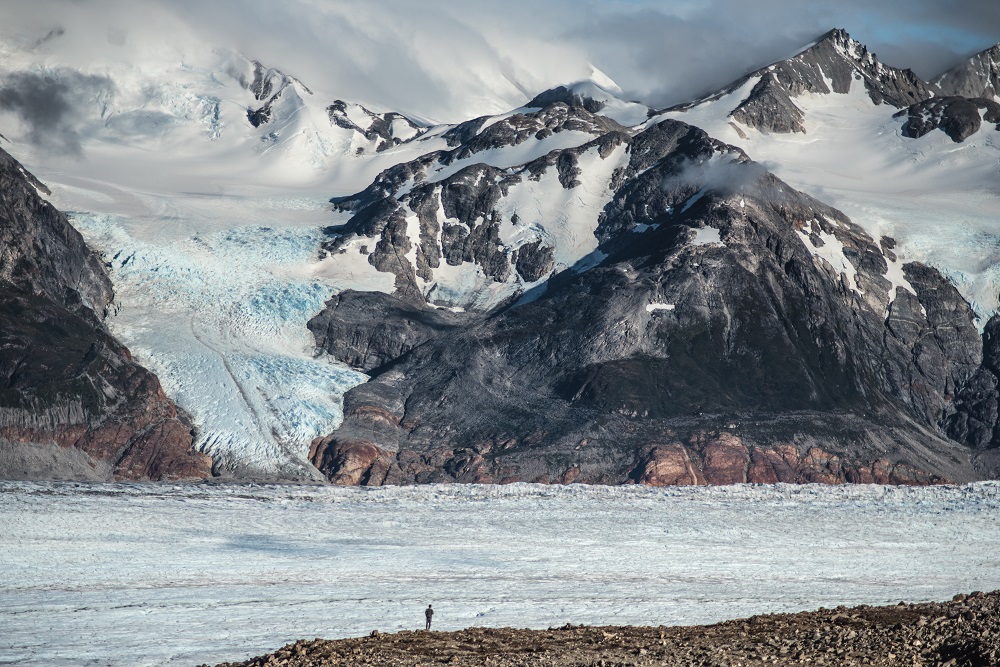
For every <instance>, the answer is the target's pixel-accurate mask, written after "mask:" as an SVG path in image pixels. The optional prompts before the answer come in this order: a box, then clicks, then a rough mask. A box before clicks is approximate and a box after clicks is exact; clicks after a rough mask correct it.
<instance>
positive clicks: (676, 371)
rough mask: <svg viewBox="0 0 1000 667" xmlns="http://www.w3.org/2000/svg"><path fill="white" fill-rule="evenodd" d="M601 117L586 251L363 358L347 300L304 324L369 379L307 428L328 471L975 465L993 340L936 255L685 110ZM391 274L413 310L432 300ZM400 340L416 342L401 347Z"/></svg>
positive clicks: (885, 473)
mask: <svg viewBox="0 0 1000 667" xmlns="http://www.w3.org/2000/svg"><path fill="white" fill-rule="evenodd" d="M602 141H605V142H618V143H619V144H620V145H624V146H626V147H627V151H626V152H627V160H626V164H623V165H622V166H621V167H619V168H618V169H616V171H615V173H614V176H613V178H612V181H613V183H612V189H613V195H612V196H611V198H610V201H609V202H608V203H607V205H606V206H605V207H604V210H603V212H602V214H601V217H600V222H599V225H598V226H597V228H596V230H595V232H594V233H595V235H596V236H597V238H598V239H599V240H600V248H601V251H602V253H603V254H604V255H605V258H604V260H603V261H602V262H600V264H599V265H597V266H594V267H593V268H589V269H588V270H567V271H564V272H562V273H560V274H558V275H556V276H554V277H552V278H550V279H549V280H548V281H547V283H546V284H545V288H544V293H541V294H534V295H532V298H530V299H523V300H522V301H521V302H518V303H515V304H513V305H511V304H508V305H506V306H503V307H501V308H499V309H497V310H495V311H492V312H490V313H481V314H480V315H479V316H478V317H477V318H475V319H474V320H472V321H467V322H465V323H462V324H461V326H454V327H452V326H449V327H448V328H447V329H442V330H439V333H438V334H437V335H434V336H432V337H427V336H429V335H430V334H432V333H433V331H431V329H430V328H427V327H422V328H420V329H419V331H420V333H419V334H417V333H416V327H413V326H412V325H407V327H405V329H406V332H405V333H404V334H402V335H399V334H389V338H391V339H393V340H394V341H396V342H392V343H391V344H385V343H379V344H378V345H377V346H376V347H377V348H378V350H379V352H378V354H376V355H374V356H373V357H372V360H371V361H365V359H366V356H365V355H364V354H359V353H358V352H356V349H357V348H358V341H366V340H369V339H370V337H371V334H370V330H371V326H370V324H365V323H362V324H361V325H360V327H359V329H358V331H357V333H353V332H352V331H351V329H352V327H355V326H357V325H355V324H354V322H355V321H356V320H357V319H358V318H357V317H356V316H353V315H348V316H347V317H344V318H342V319H340V318H339V316H338V314H337V309H336V308H334V309H328V310H327V312H326V313H324V315H323V320H322V322H323V324H322V326H319V327H317V329H316V331H318V332H323V331H326V332H329V331H334V330H335V331H338V332H339V333H338V334H337V336H338V337H340V338H343V339H344V340H345V341H347V343H346V344H345V345H340V344H333V345H331V342H330V339H329V336H327V337H325V338H324V337H323V335H322V334H320V336H319V337H318V340H319V341H320V342H321V343H322V345H323V346H324V348H325V349H326V350H332V351H334V353H335V354H343V357H344V358H347V359H354V360H355V363H358V360H360V361H361V363H363V364H364V365H365V366H366V367H368V368H369V369H370V372H371V374H372V376H373V379H372V381H371V382H369V383H367V384H364V385H361V386H359V387H356V388H354V389H352V390H351V391H350V392H349V393H348V394H347V396H346V398H345V420H344V423H343V425H342V426H341V428H340V429H338V430H337V431H336V432H334V433H333V434H331V435H330V436H329V437H327V438H322V439H319V440H317V441H316V442H315V443H314V446H313V456H312V460H313V463H314V464H315V465H317V467H319V468H320V470H321V471H323V472H324V473H325V474H326V475H327V476H328V477H329V478H330V479H332V480H335V481H338V482H339V483H361V484H383V483H386V484H388V483H396V484H398V483H414V482H417V483H423V482H446V481H461V482H467V481H470V482H471V481H493V482H504V481H515V480H520V481H548V482H563V483H565V482H572V481H576V482H591V483H612V484H616V483H626V482H641V483H656V484H659V483H731V482H742V481H751V482H773V481H795V482H806V481H820V482H830V483H836V482H850V481H857V482H865V481H886V482H892V483H931V482H934V481H941V480H946V479H947V480H952V481H966V480H970V479H973V478H976V477H977V476H978V473H977V472H976V471H975V470H974V468H973V465H972V462H971V453H970V450H969V449H968V448H967V447H964V446H960V445H958V444H956V443H955V442H952V441H950V440H948V439H947V433H948V426H947V424H950V423H951V422H953V421H957V420H958V419H959V418H958V417H956V415H957V410H958V409H957V407H956V402H955V396H956V395H957V394H960V393H961V391H962V390H963V389H964V388H967V387H972V386H974V385H975V383H976V382H977V381H979V380H977V379H976V378H977V377H978V374H979V373H980V368H981V366H982V364H983V357H982V342H981V339H980V336H979V333H978V331H977V330H976V327H975V325H974V316H973V313H972V311H971V309H970V307H969V305H968V304H967V303H966V302H965V301H964V300H963V299H962V298H961V296H960V295H959V293H958V292H957V290H955V288H954V287H953V286H951V285H950V284H949V283H948V282H947V280H946V279H945V278H944V277H942V276H941V275H940V274H939V273H938V272H937V271H936V270H934V269H932V268H930V267H927V266H924V265H921V264H918V263H909V264H900V263H899V262H898V260H897V258H896V257H895V255H893V254H892V251H891V247H892V241H891V240H890V239H883V240H882V241H881V242H880V243H876V242H875V241H874V240H873V239H871V238H870V237H868V236H867V234H865V233H864V232H863V231H862V230H861V229H860V228H859V227H857V226H856V225H854V224H853V223H852V222H851V221H850V220H849V219H848V218H847V217H846V216H844V215H843V214H842V213H840V212H839V211H836V210H835V209H832V208H830V207H828V206H825V205H824V204H822V203H821V202H819V201H816V200H815V199H812V198H810V197H808V196H806V195H804V194H802V193H799V192H796V191H795V190H793V189H791V188H790V187H788V186H787V185H786V184H784V183H782V182H781V181H780V180H779V179H777V178H776V177H774V176H773V175H772V174H770V173H768V172H766V171H765V170H764V169H763V168H761V167H760V166H759V165H756V164H755V163H753V162H752V161H750V160H749V159H748V158H747V157H746V155H744V154H743V153H742V152H741V151H739V150H738V149H735V148H732V147H728V146H725V145H724V144H720V143H719V142H717V141H714V140H712V139H710V138H709V137H708V136H707V135H705V133H704V132H702V131H701V130H698V129H697V128H693V127H691V126H688V125H686V124H684V123H680V122H677V121H669V120H668V121H662V122H660V123H657V124H653V125H651V126H650V127H648V128H647V129H645V130H644V131H643V132H641V133H639V134H637V135H635V136H629V135H623V134H621V133H610V134H609V135H607V136H606V137H602V138H600V139H598V140H596V143H600V142H602ZM548 159H550V160H551V159H556V158H555V156H549V158H548ZM720 170H721V171H720ZM577 176H578V177H579V178H581V179H584V178H587V177H588V174H587V173H586V172H585V171H581V173H579V174H577ZM721 176H725V178H722V177H721ZM505 177H506V175H505V174H484V175H483V176H481V177H480V178H479V179H478V180H479V181H480V182H482V181H487V182H489V178H497V179H503V178H505ZM496 196H497V197H502V196H503V192H502V189H498V191H497V194H496ZM471 200H472V201H480V198H475V197H474V198H471ZM891 265H895V268H896V269H897V270H898V271H890V268H891ZM899 274H902V275H903V276H905V278H899V277H896V278H891V277H890V276H893V275H896V276H898V275H899ZM393 298H395V299H397V301H398V303H397V305H396V306H395V307H396V308H397V309H400V310H406V312H408V313H409V314H408V315H407V318H408V320H409V321H419V320H420V319H421V318H424V317H430V313H429V306H427V305H422V304H420V303H415V302H413V301H409V302H408V303H407V304H404V303H403V302H404V301H406V300H405V299H403V298H400V297H399V295H397V297H393ZM412 308H416V309H417V312H420V311H421V310H424V311H427V312H426V313H425V315H421V316H419V317H418V316H417V314H416V313H415V312H414V311H412V310H407V309H412ZM348 312H349V311H348ZM411 330H413V333H411V332H410V331H411ZM400 340H405V341H412V342H413V343H414V344H413V345H412V346H410V345H409V344H407V345H406V347H408V348H409V349H408V350H407V351H405V352H402V354H401V355H400V356H399V357H397V358H395V359H392V358H390V357H391V356H392V355H391V353H388V351H390V350H396V349H398V350H403V348H404V345H403V344H400V343H399V342H398V341H400ZM338 349H343V350H344V351H343V352H339V353H338V352H337V350H338ZM378 362H381V365H375V364H377V363H378Z"/></svg>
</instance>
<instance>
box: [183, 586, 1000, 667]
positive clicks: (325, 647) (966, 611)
mask: <svg viewBox="0 0 1000 667" xmlns="http://www.w3.org/2000/svg"><path fill="white" fill-rule="evenodd" d="M433 664H448V665H477V666H489V667H514V666H522V665H524V666H526V665H552V666H556V667H562V666H569V665H574V666H581V667H582V666H599V667H623V666H626V665H672V666H673V665H706V666H708V665H719V666H722V665H726V666H731V667H736V666H749V665H798V664H810V665H940V666H946V667H980V666H982V667H986V666H989V665H998V664H1000V591H994V592H992V593H982V592H979V591H977V592H974V593H971V594H969V595H964V594H960V595H956V596H955V598H954V599H953V600H952V601H951V602H944V603H925V604H904V603H902V602H901V603H899V604H898V605H893V606H890V607H870V606H860V607H852V608H847V607H838V608H836V609H820V610H818V611H812V612H803V613H798V614H773V615H767V616H752V617H750V618H747V619H741V620H736V621H726V622H724V623H719V624H716V625H707V626H691V627H590V626H569V625H567V626H565V627H562V628H550V629H549V630H517V629H513V628H469V629H467V630H462V631H460V632H399V633H395V634H379V633H378V632H377V631H376V632H373V633H372V636H370V637H364V638H358V639H343V640H339V641H326V640H322V639H316V640H312V641H299V642H296V643H295V644H290V645H288V646H285V647H284V648H282V649H280V650H278V651H277V652H275V653H273V654H270V655H264V656H260V657H257V658H253V659H251V660H248V661H246V662H241V663H224V664H223V665H219V666H218V667H265V666H267V667H271V666H279V665H280V666H282V667H322V666H326V665H393V666H400V665H402V666H414V667H415V666H417V665H423V666H424V667H426V666H428V665H433ZM203 667H204V666H203Z"/></svg>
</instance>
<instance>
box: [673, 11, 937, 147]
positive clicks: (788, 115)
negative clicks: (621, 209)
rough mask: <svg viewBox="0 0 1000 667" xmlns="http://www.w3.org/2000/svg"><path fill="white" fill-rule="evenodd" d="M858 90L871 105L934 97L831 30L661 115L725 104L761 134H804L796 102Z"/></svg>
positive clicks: (926, 88)
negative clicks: (796, 50) (809, 95)
mask: <svg viewBox="0 0 1000 667" xmlns="http://www.w3.org/2000/svg"><path fill="white" fill-rule="evenodd" d="M853 81H858V82H860V83H861V84H862V86H863V87H864V89H865V92H866V94H867V95H868V97H869V98H870V99H871V101H872V102H873V103H874V104H876V105H878V104H888V105H891V106H894V107H897V108H903V107H908V106H910V105H911V104H914V103H917V102H920V101H923V100H925V99H927V98H929V97H932V96H933V95H934V94H935V90H934V87H933V86H930V85H928V84H927V83H925V82H923V81H921V80H920V78H919V77H918V76H917V75H916V74H914V73H913V72H912V71H911V70H908V69H907V70H901V69H897V68H895V67H889V66H887V65H884V64H883V63H881V62H879V60H878V58H877V57H876V56H875V54H874V53H871V52H869V51H868V48H867V47H865V46H864V45H862V44H861V43H860V42H858V41H857V40H854V39H852V38H851V36H850V35H849V34H847V32H846V31H845V30H841V29H835V30H831V31H830V32H828V33H826V34H825V35H823V36H822V37H821V38H820V39H819V40H818V41H817V42H816V43H814V44H812V45H810V46H809V47H807V48H805V49H804V50H803V51H801V52H800V53H798V54H797V55H795V56H793V57H791V58H789V59H787V60H782V61H780V62H776V63H774V64H772V65H768V66H767V67H764V68H762V69H759V70H757V71H755V72H751V73H750V74H747V75H746V76H744V77H741V78H740V79H738V80H737V81H735V82H734V83H732V84H731V85H729V86H727V87H725V88H723V89H722V90H721V91H719V92H717V93H715V94H713V95H710V96H708V97H706V98H704V99H702V100H698V101H696V102H691V103H687V104H682V105H679V106H676V107H672V108H670V109H667V110H666V111H686V110H688V109H691V108H693V107H695V106H698V105H701V104H704V103H706V102H717V101H719V100H722V99H723V98H725V99H726V102H727V104H728V105H731V107H732V108H731V109H730V111H729V116H730V117H731V118H732V119H733V120H735V121H737V122H739V123H741V124H743V125H745V126H748V127H751V128H754V129H756V130H759V131H761V132H777V133H787V132H802V133H805V132H806V125H805V112H804V111H803V110H802V109H800V108H799V106H797V105H796V98H798V97H799V96H801V95H803V94H806V93H812V94H823V95H825V94H831V93H839V94H846V93H848V92H849V91H850V89H851V86H852V82H853Z"/></svg>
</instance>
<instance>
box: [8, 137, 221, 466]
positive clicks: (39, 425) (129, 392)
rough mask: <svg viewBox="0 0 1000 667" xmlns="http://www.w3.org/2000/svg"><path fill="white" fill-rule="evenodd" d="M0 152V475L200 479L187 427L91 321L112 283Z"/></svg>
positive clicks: (205, 461) (206, 462) (155, 383)
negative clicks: (0, 204) (0, 203)
mask: <svg viewBox="0 0 1000 667" xmlns="http://www.w3.org/2000/svg"><path fill="white" fill-rule="evenodd" d="M39 192H44V193H47V192H48V191H47V189H46V188H45V186H44V185H42V184H41V183H39V182H38V181H37V180H36V179H35V178H34V177H33V176H31V175H30V174H28V173H27V172H26V171H25V170H24V168H23V167H22V166H21V165H20V164H18V163H17V162H16V161H15V160H14V159H13V158H11V157H10V156H9V155H8V154H7V153H5V152H3V151H0V201H2V206H0V477H3V478H56V479H59V478H73V479H80V478H84V479H109V478H113V479H128V480H163V479H202V478H205V477H208V476H210V475H211V466H212V461H211V459H210V458H209V457H207V456H205V455H203V454H199V453H197V452H194V451H192V449H191V447H192V444H193V435H192V429H191V425H190V424H189V423H188V421H187V420H186V419H185V418H184V416H183V415H181V414H179V413H178V411H177V408H176V407H175V405H174V404H173V402H172V401H170V400H169V399H168V398H167V397H166V395H165V394H164V393H163V390H162V388H161V387H160V383H159V380H157V378H156V376H155V375H153V374H152V373H150V372H149V371H148V370H146V369H145V368H143V367H142V366H140V365H138V364H136V363H135V362H134V361H133V360H132V357H131V355H130V354H129V351H128V350H127V349H126V348H125V347H124V346H123V345H121V344H120V343H119V342H118V341H117V340H115V339H114V337H113V336H111V334H110V333H109V332H108V330H107V328H106V327H105V326H104V324H103V322H102V318H103V317H104V316H105V315H106V312H107V308H108V305H109V304H110V303H111V300H112V298H113V294H112V290H111V282H110V280H109V279H108V276H107V274H106V272H105V270H104V267H103V265H102V264H101V262H100V260H99V259H98V257H97V256H96V255H95V254H94V253H93V252H92V251H91V250H90V249H89V248H88V247H87V246H86V244H85V243H84V241H83V238H82V237H81V236H80V234H79V233H78V232H77V231H76V230H74V229H73V227H72V226H71V225H70V224H69V222H68V221H67V220H66V218H65V216H63V215H62V214H61V213H59V212H58V211H57V210H55V209H54V208H53V207H52V206H51V205H50V204H49V203H48V202H46V201H45V200H43V199H42V198H41V197H40V196H39Z"/></svg>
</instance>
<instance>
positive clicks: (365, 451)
mask: <svg viewBox="0 0 1000 667" xmlns="http://www.w3.org/2000/svg"><path fill="white" fill-rule="evenodd" d="M394 459H395V457H394V455H393V453H392V452H389V451H386V450H384V449H382V448H381V447H379V446H378V445H376V444H375V443H373V442H364V441H360V440H335V439H323V438H319V439H317V440H315V441H313V444H312V447H311V449H310V452H309V460H310V461H312V463H313V465H314V466H316V467H317V468H318V469H319V470H320V471H321V472H323V473H324V474H325V475H327V478H328V479H329V480H330V482H332V483H333V484H337V485H340V486H359V485H370V486H380V485H381V484H382V483H384V480H385V477H386V473H387V472H388V469H389V466H390V465H391V462H392V461H393V460H394Z"/></svg>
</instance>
